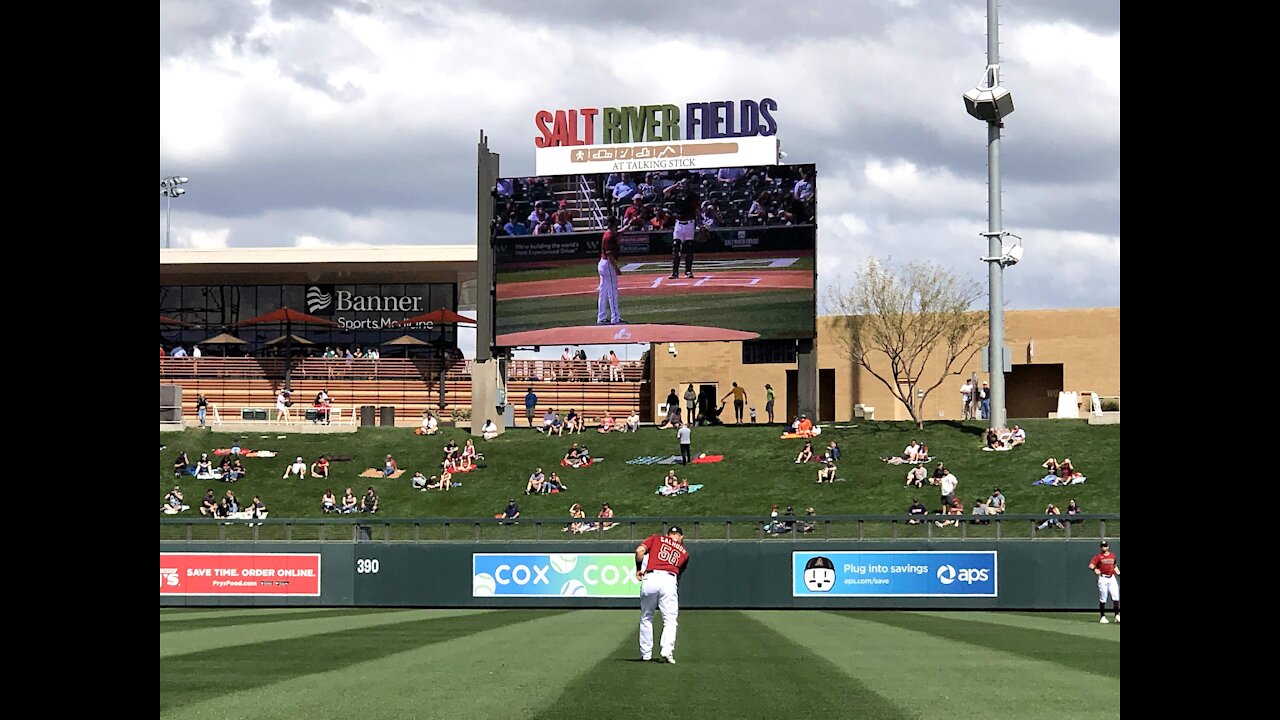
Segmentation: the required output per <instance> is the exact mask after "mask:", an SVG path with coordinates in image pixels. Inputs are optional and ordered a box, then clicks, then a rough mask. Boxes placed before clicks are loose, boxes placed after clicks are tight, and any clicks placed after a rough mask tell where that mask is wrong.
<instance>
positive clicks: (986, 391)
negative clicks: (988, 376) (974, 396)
mask: <svg viewBox="0 0 1280 720" xmlns="http://www.w3.org/2000/svg"><path fill="white" fill-rule="evenodd" d="M978 412H979V413H981V415H982V419H983V420H987V419H989V418H990V417H991V388H990V387H988V386H987V381H986V380H983V381H982V387H980V388H978Z"/></svg>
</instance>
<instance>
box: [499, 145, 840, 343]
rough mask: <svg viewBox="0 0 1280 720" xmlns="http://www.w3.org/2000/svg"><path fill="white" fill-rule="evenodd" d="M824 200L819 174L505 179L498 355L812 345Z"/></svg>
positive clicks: (750, 170)
mask: <svg viewBox="0 0 1280 720" xmlns="http://www.w3.org/2000/svg"><path fill="white" fill-rule="evenodd" d="M816 199H817V174H816V172H815V167H814V166H813V165H763V166H756V167H733V168H719V169H714V170H665V171H658V172H647V173H646V172H640V173H610V174H599V175H557V176H549V177H513V178H503V179H500V180H499V181H498V183H497V187H496V200H495V204H494V207H495V213H494V218H493V222H492V236H493V257H494V264H495V268H494V272H495V278H496V293H497V298H496V312H495V326H496V335H497V337H496V339H495V344H496V345H498V346H500V347H516V346H528V345H586V344H606V343H619V342H668V341H672V342H674V341H690V342H692V341H714V340H754V339H761V340H777V339H788V338H812V337H813V336H814V332H815V320H814V315H815V309H816V308H815V298H814V284H815V282H814V281H815V277H816V275H815V265H814V252H815V245H816V237H817V235H816V229H817V228H816V225H815V219H816V217H817V204H816ZM611 222H612V223H613V229H612V230H610V223H611Z"/></svg>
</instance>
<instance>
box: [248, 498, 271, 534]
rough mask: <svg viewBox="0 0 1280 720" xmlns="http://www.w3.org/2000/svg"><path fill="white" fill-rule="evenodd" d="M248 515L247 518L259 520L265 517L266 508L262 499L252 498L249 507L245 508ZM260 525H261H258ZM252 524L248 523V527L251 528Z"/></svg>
mask: <svg viewBox="0 0 1280 720" xmlns="http://www.w3.org/2000/svg"><path fill="white" fill-rule="evenodd" d="M245 511H246V512H248V513H249V517H251V518H254V519H258V520H261V519H262V518H264V517H266V516H267V506H266V504H264V503H263V502H262V498H260V497H258V496H257V495H254V496H253V502H251V503H249V507H247V508H245ZM258 524H259V525H261V524H262V523H258ZM253 525H254V524H253V523H249V527H253Z"/></svg>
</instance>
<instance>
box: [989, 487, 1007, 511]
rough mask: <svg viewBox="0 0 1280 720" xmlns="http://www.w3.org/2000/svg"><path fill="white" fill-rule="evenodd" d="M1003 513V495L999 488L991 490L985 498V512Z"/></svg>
mask: <svg viewBox="0 0 1280 720" xmlns="http://www.w3.org/2000/svg"><path fill="white" fill-rule="evenodd" d="M1003 513H1004V495H1003V494H1001V492H1000V488H996V489H995V490H994V491H992V493H991V496H990V497H988V498H987V514H988V515H1001V514H1003Z"/></svg>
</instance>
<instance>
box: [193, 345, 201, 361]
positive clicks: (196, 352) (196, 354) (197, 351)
mask: <svg viewBox="0 0 1280 720" xmlns="http://www.w3.org/2000/svg"><path fill="white" fill-rule="evenodd" d="M202 355H203V353H201V352H200V346H199V345H196V346H194V347H192V348H191V357H197V358H198V357H201V356H202Z"/></svg>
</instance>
